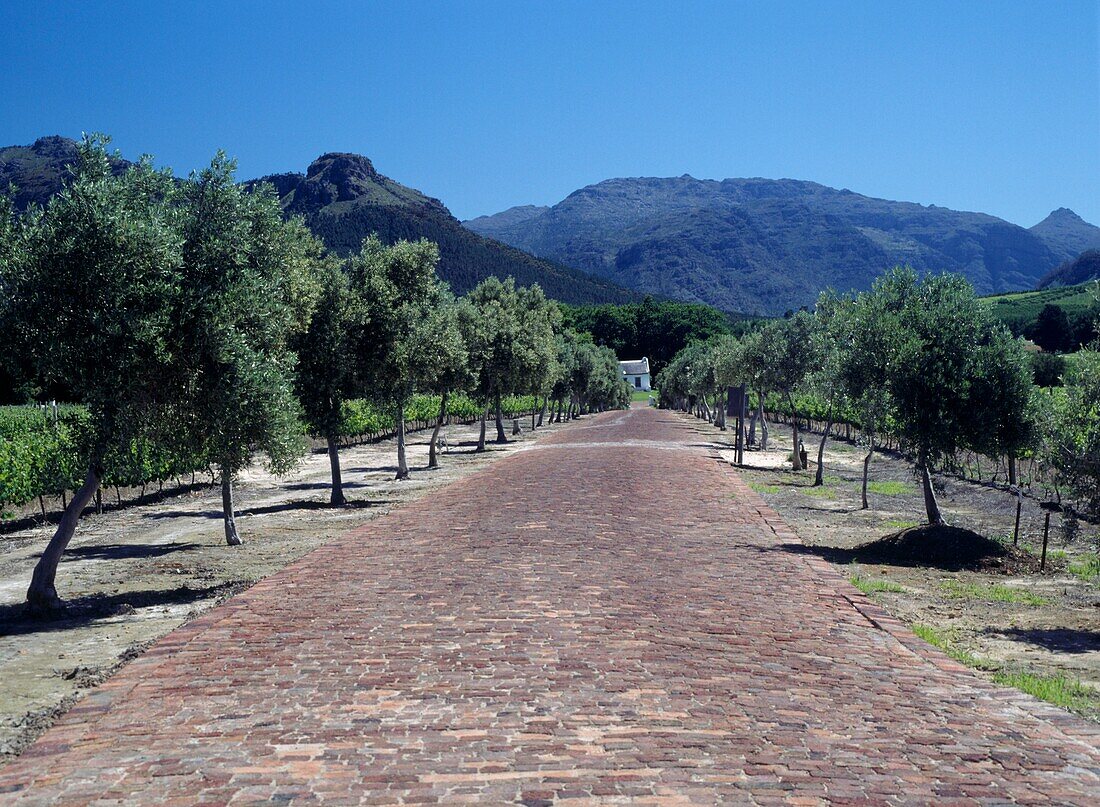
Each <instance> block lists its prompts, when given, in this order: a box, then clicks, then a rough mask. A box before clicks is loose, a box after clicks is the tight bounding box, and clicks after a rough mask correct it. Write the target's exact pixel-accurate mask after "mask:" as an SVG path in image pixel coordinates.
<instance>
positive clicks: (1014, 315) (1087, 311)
mask: <svg viewBox="0 0 1100 807" xmlns="http://www.w3.org/2000/svg"><path fill="white" fill-rule="evenodd" d="M982 302H983V303H985V304H986V305H988V306H989V310H990V312H991V313H992V314H993V316H995V317H996V318H997V319H999V320H1000V321H1001V322H1003V323H1004V324H1005V325H1007V326H1008V328H1009V330H1011V331H1012V332H1013V333H1014V334H1017V335H1021V334H1022V335H1024V336H1030V335H1031V331H1032V329H1033V328H1034V327H1035V323H1036V322H1037V321H1038V319H1039V312H1041V311H1042V310H1043V308H1044V307H1045V306H1048V305H1055V306H1057V307H1058V308H1061V309H1062V310H1063V311H1065V312H1066V315H1067V317H1068V318H1069V320H1070V324H1071V326H1072V327H1073V328H1074V330H1075V331H1078V332H1079V334H1080V336H1081V340H1080V341H1082V342H1086V341H1089V340H1090V339H1091V338H1092V337H1091V334H1092V330H1093V326H1094V325H1095V323H1096V320H1097V318H1098V317H1100V302H1097V299H1096V297H1095V295H1094V290H1093V284H1091V283H1082V284H1079V285H1076V286H1060V287H1058V288H1049V289H1043V290H1041V291H1018V292H1012V293H1010V294H998V295H995V296H992V297H983V298H982Z"/></svg>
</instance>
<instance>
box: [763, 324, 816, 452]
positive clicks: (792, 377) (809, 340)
mask: <svg viewBox="0 0 1100 807" xmlns="http://www.w3.org/2000/svg"><path fill="white" fill-rule="evenodd" d="M817 328H818V325H817V322H816V320H815V319H814V317H813V315H812V314H809V313H808V312H806V311H797V312H795V314H794V315H793V316H791V317H790V318H788V319H782V320H775V321H773V322H769V323H768V324H767V325H765V326H764V327H763V328H762V329H761V331H760V342H759V343H758V345H757V348H758V349H759V350H760V353H761V355H760V356H759V358H758V360H759V362H760V370H761V381H760V383H761V386H763V387H765V388H767V389H769V390H770V391H773V392H777V393H779V394H780V395H781V396H782V397H783V398H785V399H786V401H787V406H788V408H789V410H790V413H791V445H792V448H791V464H792V466H793V468H794V469H795V470H804V466H803V465H802V459H801V455H800V451H799V449H800V443H801V438H800V437H799V421H798V412H797V409H796V407H795V401H794V396H795V393H796V392H797V391H798V390H799V389H800V388H801V387H802V386H803V385H804V384H805V381H806V377H807V375H808V374H809V373H810V371H811V370H815V369H817V367H818V364H819V363H820V361H821V355H820V349H821V343H820V342H819V340H818V338H817Z"/></svg>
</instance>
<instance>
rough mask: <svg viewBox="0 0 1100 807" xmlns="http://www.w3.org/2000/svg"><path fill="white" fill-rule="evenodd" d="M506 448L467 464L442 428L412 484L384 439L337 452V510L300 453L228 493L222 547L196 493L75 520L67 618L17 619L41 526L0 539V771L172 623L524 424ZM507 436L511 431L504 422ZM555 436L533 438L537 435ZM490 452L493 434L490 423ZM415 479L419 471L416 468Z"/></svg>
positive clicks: (416, 445) (215, 513) (321, 474)
mask: <svg viewBox="0 0 1100 807" xmlns="http://www.w3.org/2000/svg"><path fill="white" fill-rule="evenodd" d="M520 423H521V424H522V425H523V433H522V434H521V435H520V436H518V437H511V429H510V428H509V429H508V431H509V440H511V441H512V442H510V443H508V444H507V445H503V446H498V445H495V444H493V443H490V444H489V450H488V451H486V452H485V453H483V454H476V453H474V452H473V449H474V446H475V445H476V439H477V426H476V425H475V426H462V425H455V426H448V427H446V428H445V429H444V430H443V437H444V438H445V440H446V442H447V445H448V448H447V450H446V453H444V454H442V455H441V466H442V467H440V468H438V469H435V470H431V471H428V470H426V469H425V466H426V465H427V455H428V446H427V441H428V437H429V434H430V433H429V432H427V431H423V432H417V433H414V434H411V435H410V436H409V465H410V467H411V468H412V469H413V473H412V476H411V478H410V479H408V480H405V481H402V482H395V481H394V479H393V476H394V473H395V472H396V456H395V454H396V448H395V443H394V441H392V440H389V441H385V442H381V443H375V444H372V445H363V446H357V447H353V448H348V449H344V450H343V451H341V463H342V467H343V471H344V485H345V495H346V496H347V497H348V499H349V500H350V503H349V505H348V506H347V507H343V508H332V507H329V506H328V495H329V466H328V456H327V454H324V453H314V454H311V455H309V456H308V457H307V458H306V459H305V460H304V461H303V463H302V465H301V466H300V467H299V468H298V469H297V470H296V471H295V472H294V473H293V474H291V475H290V476H288V477H285V478H282V479H276V478H274V477H272V476H271V475H269V474H267V473H266V472H264V470H263V469H262V468H260V467H254V468H252V469H250V470H249V471H247V472H246V473H245V474H243V476H242V479H241V481H240V484H239V485H238V486H237V490H236V504H237V515H238V519H237V525H238V529H239V530H240V533H241V537H242V538H243V539H244V542H245V543H244V546H241V547H228V546H226V545H225V537H224V533H223V531H222V522H221V512H220V507H221V499H220V492H219V491H218V490H215V489H213V488H203V489H201V490H199V491H196V492H193V493H185V494H181V495H176V496H167V497H165V498H164V499H163V500H162V501H159V502H156V503H152V504H146V505H142V506H135V507H129V508H123V509H120V510H117V511H114V512H107V513H104V514H103V515H98V516H97V515H90V516H87V517H86V518H85V519H84V520H82V521H81V523H80V526H79V527H78V529H77V533H76V536H75V537H74V539H73V542H72V543H71V544H70V546H69V550H68V552H67V553H66V555H65V557H64V559H63V560H62V563H61V566H60V568H59V569H58V592H59V594H60V595H61V597H62V598H63V599H64V600H65V601H66V603H67V604H68V611H67V615H66V618H64V619H62V620H58V621H51V622H43V621H36V620H28V619H26V618H25V617H24V616H23V613H22V611H23V608H22V602H23V598H24V595H25V592H26V587H27V584H28V582H29V581H30V576H31V571H32V569H33V568H34V564H35V562H36V560H37V558H38V555H39V553H40V552H41V550H42V548H43V546H44V545H45V543H46V541H48V540H49V538H50V536H51V535H52V529H51V528H50V527H48V526H41V527H33V528H30V529H26V530H22V531H18V532H10V533H8V534H5V535H0V764H2V762H3V761H4V760H6V759H8V758H10V757H11V756H13V755H15V754H18V753H19V752H20V751H21V750H22V749H23V748H24V747H26V745H28V744H29V743H30V742H31V741H32V740H33V739H34V738H35V737H37V736H38V735H39V734H40V733H41V732H42V731H44V730H45V729H46V728H48V727H49V725H50V724H51V723H52V722H53V720H54V719H55V718H56V716H57V715H58V714H59V713H60V712H62V711H64V710H65V709H67V708H69V707H70V706H71V705H72V703H73V702H74V701H75V700H76V699H78V698H79V697H80V695H81V694H82V692H84V691H86V690H87V688H88V687H91V686H95V685H96V684H98V683H100V682H101V681H103V680H104V679H105V678H106V677H107V676H108V675H110V674H111V673H112V672H113V671H114V670H115V669H117V668H118V667H119V666H120V665H121V664H124V663H125V662H126V661H128V660H130V659H131V658H133V657H134V656H136V655H138V654H139V653H140V652H141V651H142V650H143V649H144V648H145V647H146V646H147V645H148V644H150V643H151V642H152V641H153V640H155V639H156V638H158V637H160V636H162V635H163V634H165V633H167V632H168V631H170V630H172V629H173V628H175V627H177V626H178V625H180V624H182V623H183V622H185V621H187V620H189V619H192V618H194V617H195V616H197V615H198V614H200V613H202V612H203V611H206V610H208V609H209V608H211V607H213V606H214V605H216V604H217V603H219V602H221V601H223V600H224V599H226V598H228V597H229V596H232V595H233V594H235V593H236V592H238V591H240V590H242V589H244V588H247V587H248V586H249V585H251V584H253V583H255V582H256V581H258V580H260V579H262V578H264V577H266V576H268V575H270V574H272V573H274V572H276V571H278V570H279V569H281V568H283V567H284V566H286V565H287V564H288V563H290V562H292V561H293V560H295V559H296V558H298V557H300V556H302V555H304V554H305V553H306V552H309V551H310V550H312V549H314V548H316V547H318V546H320V545H321V544H324V543H325V542H327V541H329V540H332V539H334V538H336V537H338V536H340V535H342V534H345V533H347V532H348V531H349V530H351V529H354V528H355V527H357V526H359V525H360V524H362V523H364V522H365V521H367V520H369V519H371V518H374V517H375V516H377V515H379V514H381V513H385V512H387V511H388V510H389V509H391V508H392V507H394V506H395V505H398V504H401V503H403V502H407V501H411V500H413V499H416V498H419V497H421V496H424V495H426V494H428V493H430V492H431V491H432V490H434V489H436V488H438V487H440V486H442V485H445V484H447V483H448V482H451V481H453V480H455V479H457V478H459V477H461V476H463V475H466V474H469V473H471V472H472V471H474V470H476V469H477V468H480V467H483V466H484V465H485V464H486V463H489V462H492V461H493V460H495V459H498V458H500V457H502V456H505V455H507V454H509V453H511V452H514V451H517V450H522V449H523V448H524V446H525V445H529V444H530V442H531V435H530V433H529V426H530V420H529V419H528V420H526V421H524V420H522V419H521V421H520ZM508 425H509V426H510V425H511V424H510V423H509V424H508ZM558 428H561V427H560V426H544V427H543V428H540V429H538V431H537V433H536V434H537V435H542V434H545V433H548V432H551V431H555V430H556V429H558ZM489 432H490V433H489V438H490V440H491V439H492V437H493V430H492V426H491V424H490V430H489ZM418 469H423V470H418Z"/></svg>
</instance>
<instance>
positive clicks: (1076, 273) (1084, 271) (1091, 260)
mask: <svg viewBox="0 0 1100 807" xmlns="http://www.w3.org/2000/svg"><path fill="white" fill-rule="evenodd" d="M1090 280H1100V249H1090V250H1088V251H1086V252H1082V253H1081V254H1080V255H1078V256H1077V257H1076V258H1074V259H1073V260H1072V261H1066V262H1065V263H1063V264H1062V265H1061V266H1059V267H1058V268H1057V269H1055V270H1053V271H1052V272H1048V273H1047V274H1046V275H1044V276H1043V279H1042V280H1040V281H1039V288H1041V289H1045V288H1049V287H1051V286H1072V285H1074V284H1077V283H1087V282H1088V281H1090Z"/></svg>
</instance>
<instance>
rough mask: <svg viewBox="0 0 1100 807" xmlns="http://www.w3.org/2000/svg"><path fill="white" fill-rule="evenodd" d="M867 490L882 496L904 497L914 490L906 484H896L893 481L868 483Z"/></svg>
mask: <svg viewBox="0 0 1100 807" xmlns="http://www.w3.org/2000/svg"><path fill="white" fill-rule="evenodd" d="M867 490H869V491H870V492H871V493H877V494H879V495H880V496H902V495H904V494H906V493H908V492H909V491H911V490H912V488H911V487H910V486H909V485H907V484H905V483H904V482H895V481H893V480H891V479H886V480H877V481H875V482H868V483H867Z"/></svg>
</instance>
